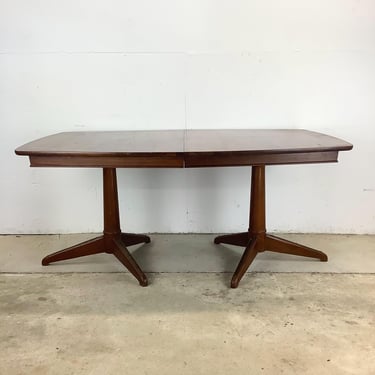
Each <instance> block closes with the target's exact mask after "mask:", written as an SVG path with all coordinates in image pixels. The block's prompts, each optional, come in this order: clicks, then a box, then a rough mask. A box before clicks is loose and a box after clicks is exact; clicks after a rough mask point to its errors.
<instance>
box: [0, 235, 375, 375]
mask: <svg viewBox="0 0 375 375" xmlns="http://www.w3.org/2000/svg"><path fill="white" fill-rule="evenodd" d="M88 237H91V236H90V235H69V236H21V237H18V236H0V267H1V272H2V273H1V274H0V374H7V375H8V374H9V375H13V374H35V375H36V374H38V375H43V374H92V375H96V374H98V375H99V374H100V375H102V374H119V373H124V374H148V375H153V374H155V375H156V374H163V375H164V374H167V375H169V374H173V375H174V374H219V375H220V374H228V373H232V372H233V373H236V374H314V375H315V374H327V375H328V374H340V375H341V374H375V288H374V285H375V273H374V270H375V266H374V265H375V246H374V245H375V236H374V237H372V236H326V235H323V236H318V235H312V236H311V235H285V237H286V238H289V239H292V240H296V241H299V242H302V243H305V244H306V245H310V246H313V247H316V248H318V249H320V250H324V251H326V252H327V253H328V255H329V257H330V260H329V262H328V263H320V262H318V261H314V260H309V259H304V258H299V257H293V256H288V255H282V254H272V253H263V254H260V255H259V259H257V261H256V263H255V264H254V265H253V266H252V268H251V271H257V272H249V273H248V274H247V275H245V277H244V278H243V280H242V282H241V284H240V287H239V288H238V289H230V288H229V287H228V285H229V280H230V273H228V272H232V270H233V268H234V267H235V264H236V262H237V261H238V257H239V256H240V253H241V252H240V249H236V248H234V247H229V246H222V245H219V246H213V245H211V244H210V241H212V238H213V236H211V235H168V236H167V235H154V236H152V239H153V240H154V241H153V242H154V244H153V245H151V244H150V245H144V246H140V247H134V251H133V254H134V256H135V257H136V258H137V260H138V261H139V263H140V264H141V265H142V266H143V267H145V270H147V271H149V272H151V273H149V274H148V277H149V279H150V286H149V287H147V288H141V287H139V286H138V284H137V282H136V281H135V279H134V278H133V277H132V276H131V275H130V274H129V273H126V272H123V271H124V269H123V268H122V266H121V265H120V264H118V263H117V262H116V260H115V259H114V257H112V256H110V255H104V254H103V255H100V256H95V257H94V256H93V257H87V258H81V259H76V260H71V261H66V262H61V263H56V264H55V265H51V266H48V267H41V266H40V259H41V257H43V256H44V255H46V254H48V253H49V252H51V251H55V250H58V249H59V248H63V247H64V246H67V245H69V244H73V243H76V242H77V241H80V240H84V239H86V238H88ZM207 271H208V272H207ZM259 271H262V272H261V273H260V272H259ZM270 271H273V272H270ZM276 271H277V272H276ZM98 272H101V273H98ZM177 272H179V273H177ZM316 272H321V273H316Z"/></svg>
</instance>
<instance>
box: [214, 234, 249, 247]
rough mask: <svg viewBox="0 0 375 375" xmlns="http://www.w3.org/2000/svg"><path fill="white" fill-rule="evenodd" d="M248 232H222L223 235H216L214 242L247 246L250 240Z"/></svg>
mask: <svg viewBox="0 0 375 375" xmlns="http://www.w3.org/2000/svg"><path fill="white" fill-rule="evenodd" d="M250 239H251V238H250V234H249V232H242V233H234V234H224V235H223V236H218V237H216V238H215V239H214V243H215V244H219V243H224V244H228V245H235V246H247V244H248V243H249V241H250Z"/></svg>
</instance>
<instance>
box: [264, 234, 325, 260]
mask: <svg viewBox="0 0 375 375" xmlns="http://www.w3.org/2000/svg"><path fill="white" fill-rule="evenodd" d="M265 247H266V250H268V251H274V252H276V253H284V254H293V255H300V256H304V257H309V258H316V259H320V260H321V261H322V262H327V261H328V257H327V255H326V254H325V253H323V252H322V251H319V250H315V249H312V248H311V247H307V246H303V245H300V244H298V243H295V242H292V241H288V240H284V239H283V238H279V237H276V236H271V235H270V234H267V235H266V243H265Z"/></svg>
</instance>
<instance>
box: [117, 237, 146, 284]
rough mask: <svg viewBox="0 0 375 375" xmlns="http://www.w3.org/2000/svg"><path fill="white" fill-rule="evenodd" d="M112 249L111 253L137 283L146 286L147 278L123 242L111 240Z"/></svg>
mask: <svg viewBox="0 0 375 375" xmlns="http://www.w3.org/2000/svg"><path fill="white" fill-rule="evenodd" d="M113 244H114V249H113V255H114V256H115V257H116V258H117V259H118V260H119V261H120V262H121V263H122V264H123V265H124V266H125V267H126V268H127V269H128V270H129V271H130V272H131V273H132V275H133V276H134V277H135V278H136V279H137V280H138V281H139V285H141V286H147V285H148V280H147V277H146V275H145V274H144V273H143V271H142V270H141V268H140V267H139V266H138V264H137V263H136V261H135V260H134V258H133V257H132V256H131V254H130V253H129V251H128V249H127V248H126V246H125V244H123V243H122V241H121V240H118V239H114V240H113Z"/></svg>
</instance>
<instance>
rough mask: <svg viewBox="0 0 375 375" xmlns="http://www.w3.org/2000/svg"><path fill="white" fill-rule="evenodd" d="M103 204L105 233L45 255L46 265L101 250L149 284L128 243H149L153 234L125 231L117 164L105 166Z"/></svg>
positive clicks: (143, 282)
mask: <svg viewBox="0 0 375 375" xmlns="http://www.w3.org/2000/svg"><path fill="white" fill-rule="evenodd" d="M103 206H104V207H103V211H104V231H103V235H102V236H100V237H97V238H94V239H93V240H89V241H85V242H83V243H80V244H78V245H75V246H72V247H69V248H67V249H64V250H61V251H57V252H55V253H53V254H50V255H47V256H46V257H45V258H43V260H42V264H43V265H44V266H46V265H48V264H50V263H53V262H57V261H60V260H67V259H72V258H78V257H82V256H86V255H92V254H98V253H108V254H113V255H114V256H115V257H116V258H117V259H118V260H119V261H120V262H121V263H122V264H123V265H124V266H125V267H126V268H127V269H128V270H129V271H130V272H131V273H132V274H133V275H134V276H135V278H136V279H137V280H138V281H139V284H140V285H141V286H147V284H148V281H147V277H146V276H145V274H144V273H143V271H142V270H141V268H140V267H139V266H138V264H137V263H136V261H135V260H134V258H133V257H132V256H131V254H130V253H129V251H128V249H127V246H131V245H136V244H139V243H144V242H145V243H148V242H150V238H149V237H148V236H145V235H142V234H132V233H121V229H120V214H119V205H118V193H117V178H116V169H115V168H103Z"/></svg>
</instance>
